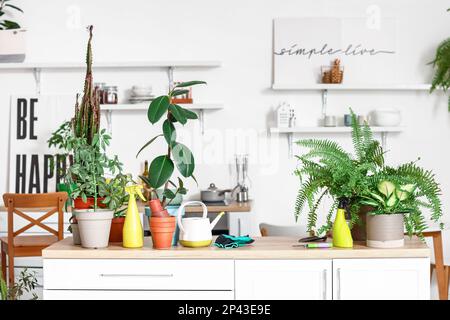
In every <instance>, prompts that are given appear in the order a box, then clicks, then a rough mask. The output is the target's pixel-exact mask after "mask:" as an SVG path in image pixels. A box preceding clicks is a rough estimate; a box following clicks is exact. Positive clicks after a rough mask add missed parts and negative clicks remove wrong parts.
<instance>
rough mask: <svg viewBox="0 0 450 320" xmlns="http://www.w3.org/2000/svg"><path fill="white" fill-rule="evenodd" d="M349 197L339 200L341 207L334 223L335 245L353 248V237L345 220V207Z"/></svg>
mask: <svg viewBox="0 0 450 320" xmlns="http://www.w3.org/2000/svg"><path fill="white" fill-rule="evenodd" d="M346 206H347V199H341V200H340V201H339V207H338V210H337V213H336V219H335V220H334V223H333V247H338V248H353V238H352V234H351V232H350V228H349V227H348V224H347V221H346V220H345V208H346Z"/></svg>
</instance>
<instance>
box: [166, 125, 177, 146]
mask: <svg viewBox="0 0 450 320" xmlns="http://www.w3.org/2000/svg"><path fill="white" fill-rule="evenodd" d="M163 133H164V138H165V139H166V141H167V144H168V145H169V146H170V147H172V146H173V144H174V143H175V140H176V138H177V134H176V131H175V126H174V125H173V123H172V122H170V121H169V120H164V123H163Z"/></svg>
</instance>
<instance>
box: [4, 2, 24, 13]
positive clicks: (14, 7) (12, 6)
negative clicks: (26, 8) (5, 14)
mask: <svg viewBox="0 0 450 320" xmlns="http://www.w3.org/2000/svg"><path fill="white" fill-rule="evenodd" d="M5 7H10V8H13V9H15V10H17V11H20V12H22V13H23V10H22V9H20V8H19V7H16V6H14V5H12V4H9V3H7V4H5Z"/></svg>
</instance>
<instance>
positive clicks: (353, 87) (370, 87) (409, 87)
mask: <svg viewBox="0 0 450 320" xmlns="http://www.w3.org/2000/svg"><path fill="white" fill-rule="evenodd" d="M430 88H431V84H429V83H420V84H346V83H344V84H329V83H317V84H311V85H300V84H273V85H272V89H273V90H298V91H316V90H330V91H332V90H335V91H429V90H430Z"/></svg>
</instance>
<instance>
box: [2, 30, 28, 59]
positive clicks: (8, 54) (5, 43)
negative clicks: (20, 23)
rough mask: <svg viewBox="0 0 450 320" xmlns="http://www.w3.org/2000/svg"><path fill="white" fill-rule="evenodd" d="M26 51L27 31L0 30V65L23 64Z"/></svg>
mask: <svg viewBox="0 0 450 320" xmlns="http://www.w3.org/2000/svg"><path fill="white" fill-rule="evenodd" d="M25 51H26V30H24V29H12V30H0V63H4V62H23V61H24V60H25Z"/></svg>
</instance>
